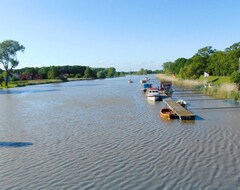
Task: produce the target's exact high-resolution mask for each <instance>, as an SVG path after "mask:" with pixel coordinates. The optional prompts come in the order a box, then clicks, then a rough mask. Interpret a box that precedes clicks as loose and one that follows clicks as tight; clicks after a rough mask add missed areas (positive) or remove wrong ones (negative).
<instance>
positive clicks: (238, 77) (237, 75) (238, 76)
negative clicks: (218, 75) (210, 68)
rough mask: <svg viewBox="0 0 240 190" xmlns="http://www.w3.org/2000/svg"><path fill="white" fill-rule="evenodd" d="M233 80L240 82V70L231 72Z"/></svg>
mask: <svg viewBox="0 0 240 190" xmlns="http://www.w3.org/2000/svg"><path fill="white" fill-rule="evenodd" d="M231 80H232V81H233V82H234V83H237V84H240V72H237V71H234V72H233V73H232V74H231Z"/></svg>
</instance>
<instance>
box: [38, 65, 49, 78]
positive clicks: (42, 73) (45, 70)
mask: <svg viewBox="0 0 240 190" xmlns="http://www.w3.org/2000/svg"><path fill="white" fill-rule="evenodd" d="M48 71H49V69H48V68H47V67H41V68H40V69H39V70H38V74H39V76H40V77H41V78H42V79H47V78H48Z"/></svg>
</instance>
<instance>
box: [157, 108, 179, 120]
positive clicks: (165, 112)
mask: <svg viewBox="0 0 240 190" xmlns="http://www.w3.org/2000/svg"><path fill="white" fill-rule="evenodd" d="M160 116H161V118H164V119H176V115H175V114H174V112H173V111H172V110H171V109H169V108H163V109H161V111H160Z"/></svg>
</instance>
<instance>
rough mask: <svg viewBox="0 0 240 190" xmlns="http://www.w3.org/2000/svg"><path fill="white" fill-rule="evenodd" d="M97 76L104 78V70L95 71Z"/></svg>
mask: <svg viewBox="0 0 240 190" xmlns="http://www.w3.org/2000/svg"><path fill="white" fill-rule="evenodd" d="M97 78H99V79H104V78H106V73H105V72H104V70H101V71H98V72H97Z"/></svg>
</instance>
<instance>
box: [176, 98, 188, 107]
mask: <svg viewBox="0 0 240 190" xmlns="http://www.w3.org/2000/svg"><path fill="white" fill-rule="evenodd" d="M177 103H178V104H180V105H181V106H182V107H184V108H186V109H187V102H186V101H184V100H178V101H177Z"/></svg>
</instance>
